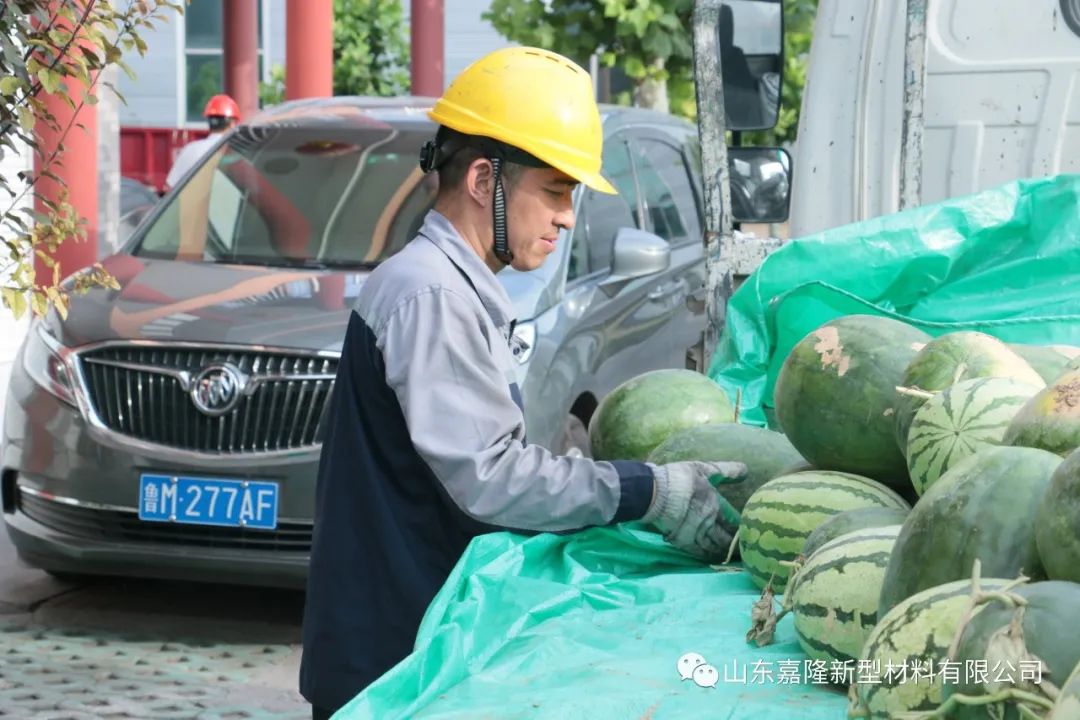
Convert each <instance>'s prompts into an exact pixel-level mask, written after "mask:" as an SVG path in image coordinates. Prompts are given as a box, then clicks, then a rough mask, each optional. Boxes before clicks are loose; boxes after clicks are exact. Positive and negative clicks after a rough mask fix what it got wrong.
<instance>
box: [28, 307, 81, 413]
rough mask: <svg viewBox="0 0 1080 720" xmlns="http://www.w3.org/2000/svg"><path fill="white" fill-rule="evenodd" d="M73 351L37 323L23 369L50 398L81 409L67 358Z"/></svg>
mask: <svg viewBox="0 0 1080 720" xmlns="http://www.w3.org/2000/svg"><path fill="white" fill-rule="evenodd" d="M69 352H70V351H69V350H68V349H67V348H66V347H64V346H63V345H61V344H60V341H59V340H57V339H56V338H54V337H53V336H52V335H50V334H49V332H48V330H46V329H45V326H44V324H42V323H41V322H40V321H34V323H33V324H32V325H31V326H30V332H28V333H27V334H26V347H25V349H24V350H23V369H24V370H26V374H27V375H29V376H30V378H31V379H32V380H33V381H34V382H36V383H37V384H38V385H40V386H41V387H42V388H43V389H44V390H46V391H47V392H48V393H49V394H51V395H54V396H55V397H57V398H58V399H60V400H62V401H64V402H66V403H67V404H68V405H71V406H72V407H78V405H79V403H78V401H77V400H76V399H75V383H74V379H73V377H72V370H71V365H69V364H68V361H67V357H68V354H69Z"/></svg>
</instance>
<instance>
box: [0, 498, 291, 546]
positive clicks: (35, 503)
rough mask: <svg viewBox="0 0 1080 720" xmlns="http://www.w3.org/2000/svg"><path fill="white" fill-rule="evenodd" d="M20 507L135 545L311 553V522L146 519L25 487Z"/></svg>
mask: <svg viewBox="0 0 1080 720" xmlns="http://www.w3.org/2000/svg"><path fill="white" fill-rule="evenodd" d="M18 507H19V510H21V511H22V512H23V513H24V514H25V515H26V516H27V517H29V518H30V519H32V520H34V521H36V522H38V523H41V524H42V525H45V526H46V527H50V528H52V529H53V530H56V531H58V532H62V533H65V534H66V535H70V536H72V537H77V538H85V539H88V540H111V541H117V542H132V543H159V544H171V545H190V546H198V547H214V548H232V549H239V550H266V551H279V552H281V551H285V552H297V553H310V552H311V528H312V526H311V525H310V524H305V523H288V522H279V523H278V527H277V529H276V530H252V529H247V528H225V527H211V526H203V525H179V524H171V523H156V522H144V521H142V520H139V515H138V513H137V512H136V511H134V510H132V511H123V510H99V509H96V508H88V507H79V506H76V505H70V504H68V503H62V502H56V501H55V500H49V499H47V498H43V497H38V496H36V495H31V494H30V493H29V492H23V491H22V489H21V488H20V490H19V493H18Z"/></svg>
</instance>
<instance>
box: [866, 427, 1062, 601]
mask: <svg viewBox="0 0 1080 720" xmlns="http://www.w3.org/2000/svg"><path fill="white" fill-rule="evenodd" d="M1060 464H1061V458H1060V457H1058V456H1057V455H1054V454H1053V453H1049V452H1046V451H1045V450H1036V449H1034V448H1014V447H991V448H986V449H984V450H981V451H980V452H978V453H975V454H974V455H972V456H970V457H968V458H965V459H964V460H961V461H960V462H958V463H957V464H956V465H954V466H953V467H952V469H951V470H949V472H947V473H945V474H944V475H942V476H941V477H940V478H939V479H938V481H937V482H935V483H934V484H933V485H931V486H930V488H929V489H928V490H927V491H926V494H924V495H923V496H922V497H921V498H920V499H919V501H918V502H917V503H916V504H915V507H914V508H913V509H912V510H911V513H910V514H909V515H908V518H907V520H905V521H904V529H903V530H902V531H901V532H900V537H899V538H897V541H896V547H895V548H894V549H893V554H892V557H891V558H890V560H889V568H888V571H887V572H886V574H885V582H884V583H883V584H882V589H881V604H880V608H879V609H880V610H881V611H882V612H887V611H888V610H889V609H890V608H892V607H894V606H896V605H897V604H898V603H900V602H901V601H903V600H904V598H907V597H911V596H912V595H914V594H915V593H917V592H919V591H920V590H925V589H926V588H930V587H934V586H935V585H941V584H943V583H947V582H950V581H953V580H959V579H961V578H964V577H969V576H970V574H971V568H972V565H973V563H974V561H975V560H976V559H978V560H979V561H980V562H981V563H982V567H983V572H985V573H986V574H987V575H993V576H996V577H1016V576H1017V575H1019V574H1020V573H1024V574H1025V575H1027V576H1028V577H1029V578H1034V579H1040V578H1042V577H1044V571H1043V566H1042V562H1041V561H1040V560H1039V553H1038V549H1037V548H1036V545H1035V527H1034V522H1033V520H1034V517H1035V510H1036V508H1037V506H1038V503H1039V500H1040V498H1041V497H1042V494H1043V492H1045V491H1046V488H1047V487H1048V486H1049V485H1050V478H1051V476H1052V475H1053V474H1054V471H1055V470H1056V469H1057V467H1058V465H1060Z"/></svg>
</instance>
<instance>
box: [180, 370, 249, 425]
mask: <svg viewBox="0 0 1080 720" xmlns="http://www.w3.org/2000/svg"><path fill="white" fill-rule="evenodd" d="M244 384H245V383H244V376H243V374H242V373H241V372H240V370H239V369H238V368H236V367H234V366H233V365H229V364H224V365H210V366H209V367H205V368H203V370H202V372H200V373H199V374H198V375H196V376H195V380H194V381H192V383H191V401H192V402H193V403H195V407H197V408H198V409H199V411H200V412H202V413H203V414H205V415H210V416H213V417H216V416H218V415H224V414H225V413H227V412H229V411H230V410H232V409H233V408H234V407H236V403H237V402H239V400H240V395H241V394H242V393H243V391H244Z"/></svg>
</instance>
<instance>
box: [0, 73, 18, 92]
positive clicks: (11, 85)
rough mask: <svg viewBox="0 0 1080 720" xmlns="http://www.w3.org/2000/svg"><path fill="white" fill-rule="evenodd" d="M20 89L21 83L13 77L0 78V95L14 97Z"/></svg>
mask: <svg viewBox="0 0 1080 720" xmlns="http://www.w3.org/2000/svg"><path fill="white" fill-rule="evenodd" d="M21 87H22V81H21V80H19V78H17V77H15V76H14V75H8V76H6V77H2V78H0V93H3V94H4V95H14V94H15V93H16V92H17V91H18V90H19V88H21Z"/></svg>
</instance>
